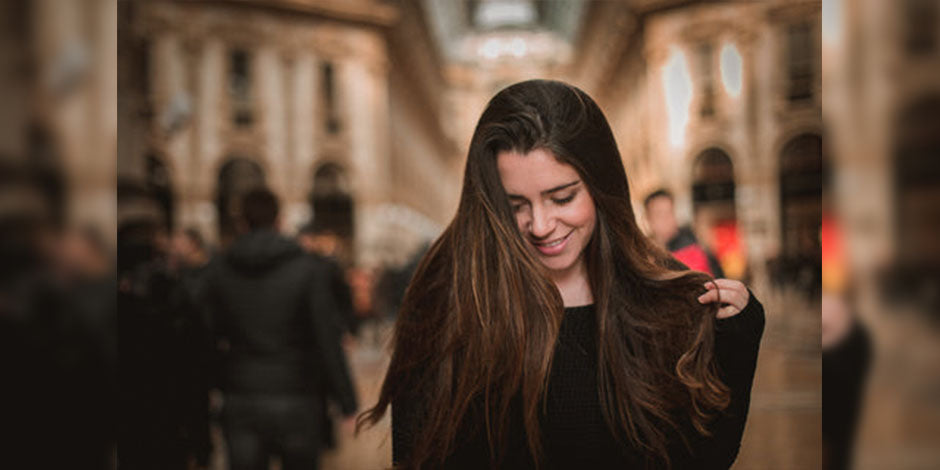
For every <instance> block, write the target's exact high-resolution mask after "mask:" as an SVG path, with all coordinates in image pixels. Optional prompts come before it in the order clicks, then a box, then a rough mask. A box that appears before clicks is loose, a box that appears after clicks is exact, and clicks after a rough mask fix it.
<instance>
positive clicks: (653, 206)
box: [646, 196, 672, 212]
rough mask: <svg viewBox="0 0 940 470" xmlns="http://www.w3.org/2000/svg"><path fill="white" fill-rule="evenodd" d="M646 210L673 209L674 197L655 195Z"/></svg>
mask: <svg viewBox="0 0 940 470" xmlns="http://www.w3.org/2000/svg"><path fill="white" fill-rule="evenodd" d="M646 210H647V211H648V212H657V211H664V210H672V199H670V198H669V197H666V196H659V197H655V198H653V199H651V200H650V201H649V202H648V203H647V204H646Z"/></svg>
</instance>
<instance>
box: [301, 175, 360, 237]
mask: <svg viewBox="0 0 940 470" xmlns="http://www.w3.org/2000/svg"><path fill="white" fill-rule="evenodd" d="M312 179H313V182H312V185H311V189H310V193H309V196H308V200H309V203H310V209H311V212H312V214H313V221H312V223H313V228H314V230H316V231H318V232H332V233H333V234H334V235H336V236H338V237H339V239H340V241H341V246H343V247H346V248H348V247H351V246H352V240H353V235H354V233H355V201H354V199H353V196H352V190H351V185H350V179H349V175H348V172H347V171H346V168H345V167H344V166H343V165H341V164H339V163H336V162H334V161H329V160H328V161H325V162H322V163H320V164H318V165H316V166H315V167H314V169H313V174H312Z"/></svg>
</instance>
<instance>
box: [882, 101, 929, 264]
mask: <svg viewBox="0 0 940 470" xmlns="http://www.w3.org/2000/svg"><path fill="white" fill-rule="evenodd" d="M896 122H897V126H898V127H897V129H896V132H895V136H896V140H895V143H894V146H893V147H894V148H893V153H894V155H893V156H894V159H893V161H894V168H893V173H894V175H893V176H894V178H893V179H894V181H893V183H894V203H895V204H894V215H895V227H897V233H896V235H897V236H896V238H895V241H896V246H897V250H896V251H897V254H898V259H899V261H901V263H902V264H910V265H913V264H926V265H931V266H936V265H937V263H940V246H938V245H937V243H936V234H937V232H938V230H940V187H938V186H940V94H938V93H931V94H928V95H925V96H921V97H920V98H917V99H914V100H912V101H910V102H908V103H907V104H906V105H905V106H904V107H902V108H901V111H900V113H899V114H898V119H897V121H896Z"/></svg>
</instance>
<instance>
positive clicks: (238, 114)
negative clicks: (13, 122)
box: [228, 48, 254, 127]
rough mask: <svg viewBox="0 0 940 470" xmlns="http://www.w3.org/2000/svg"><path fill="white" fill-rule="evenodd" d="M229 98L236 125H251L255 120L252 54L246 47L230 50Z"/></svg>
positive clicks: (233, 120)
mask: <svg viewBox="0 0 940 470" xmlns="http://www.w3.org/2000/svg"><path fill="white" fill-rule="evenodd" d="M228 90H229V98H230V102H231V105H232V122H234V123H235V125H236V126H239V127H244V126H250V125H251V124H252V123H253V122H254V113H253V110H252V103H251V56H250V55H249V54H248V51H246V50H244V49H240V48H238V49H232V50H231V52H229V83H228Z"/></svg>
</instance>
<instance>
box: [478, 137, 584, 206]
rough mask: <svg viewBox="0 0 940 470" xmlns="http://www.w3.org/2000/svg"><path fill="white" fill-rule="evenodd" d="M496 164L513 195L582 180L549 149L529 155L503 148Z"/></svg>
mask: <svg viewBox="0 0 940 470" xmlns="http://www.w3.org/2000/svg"><path fill="white" fill-rule="evenodd" d="M496 164H497V166H498V167H499V177H500V180H501V181H502V183H503V188H504V189H505V190H506V192H507V193H510V194H518V195H530V194H538V193H540V192H542V191H545V190H547V189H551V188H554V187H556V186H559V185H562V184H567V183H571V182H572V181H579V180H580V179H581V177H580V176H579V175H578V172H577V170H575V169H574V167H572V166H571V165H568V164H565V163H561V162H559V161H558V160H557V159H556V158H555V154H553V153H552V152H551V151H550V150H547V149H541V148H538V149H533V150H532V151H530V152H529V153H526V154H522V153H519V152H516V151H502V152H500V153H499V154H498V155H497V156H496Z"/></svg>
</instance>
